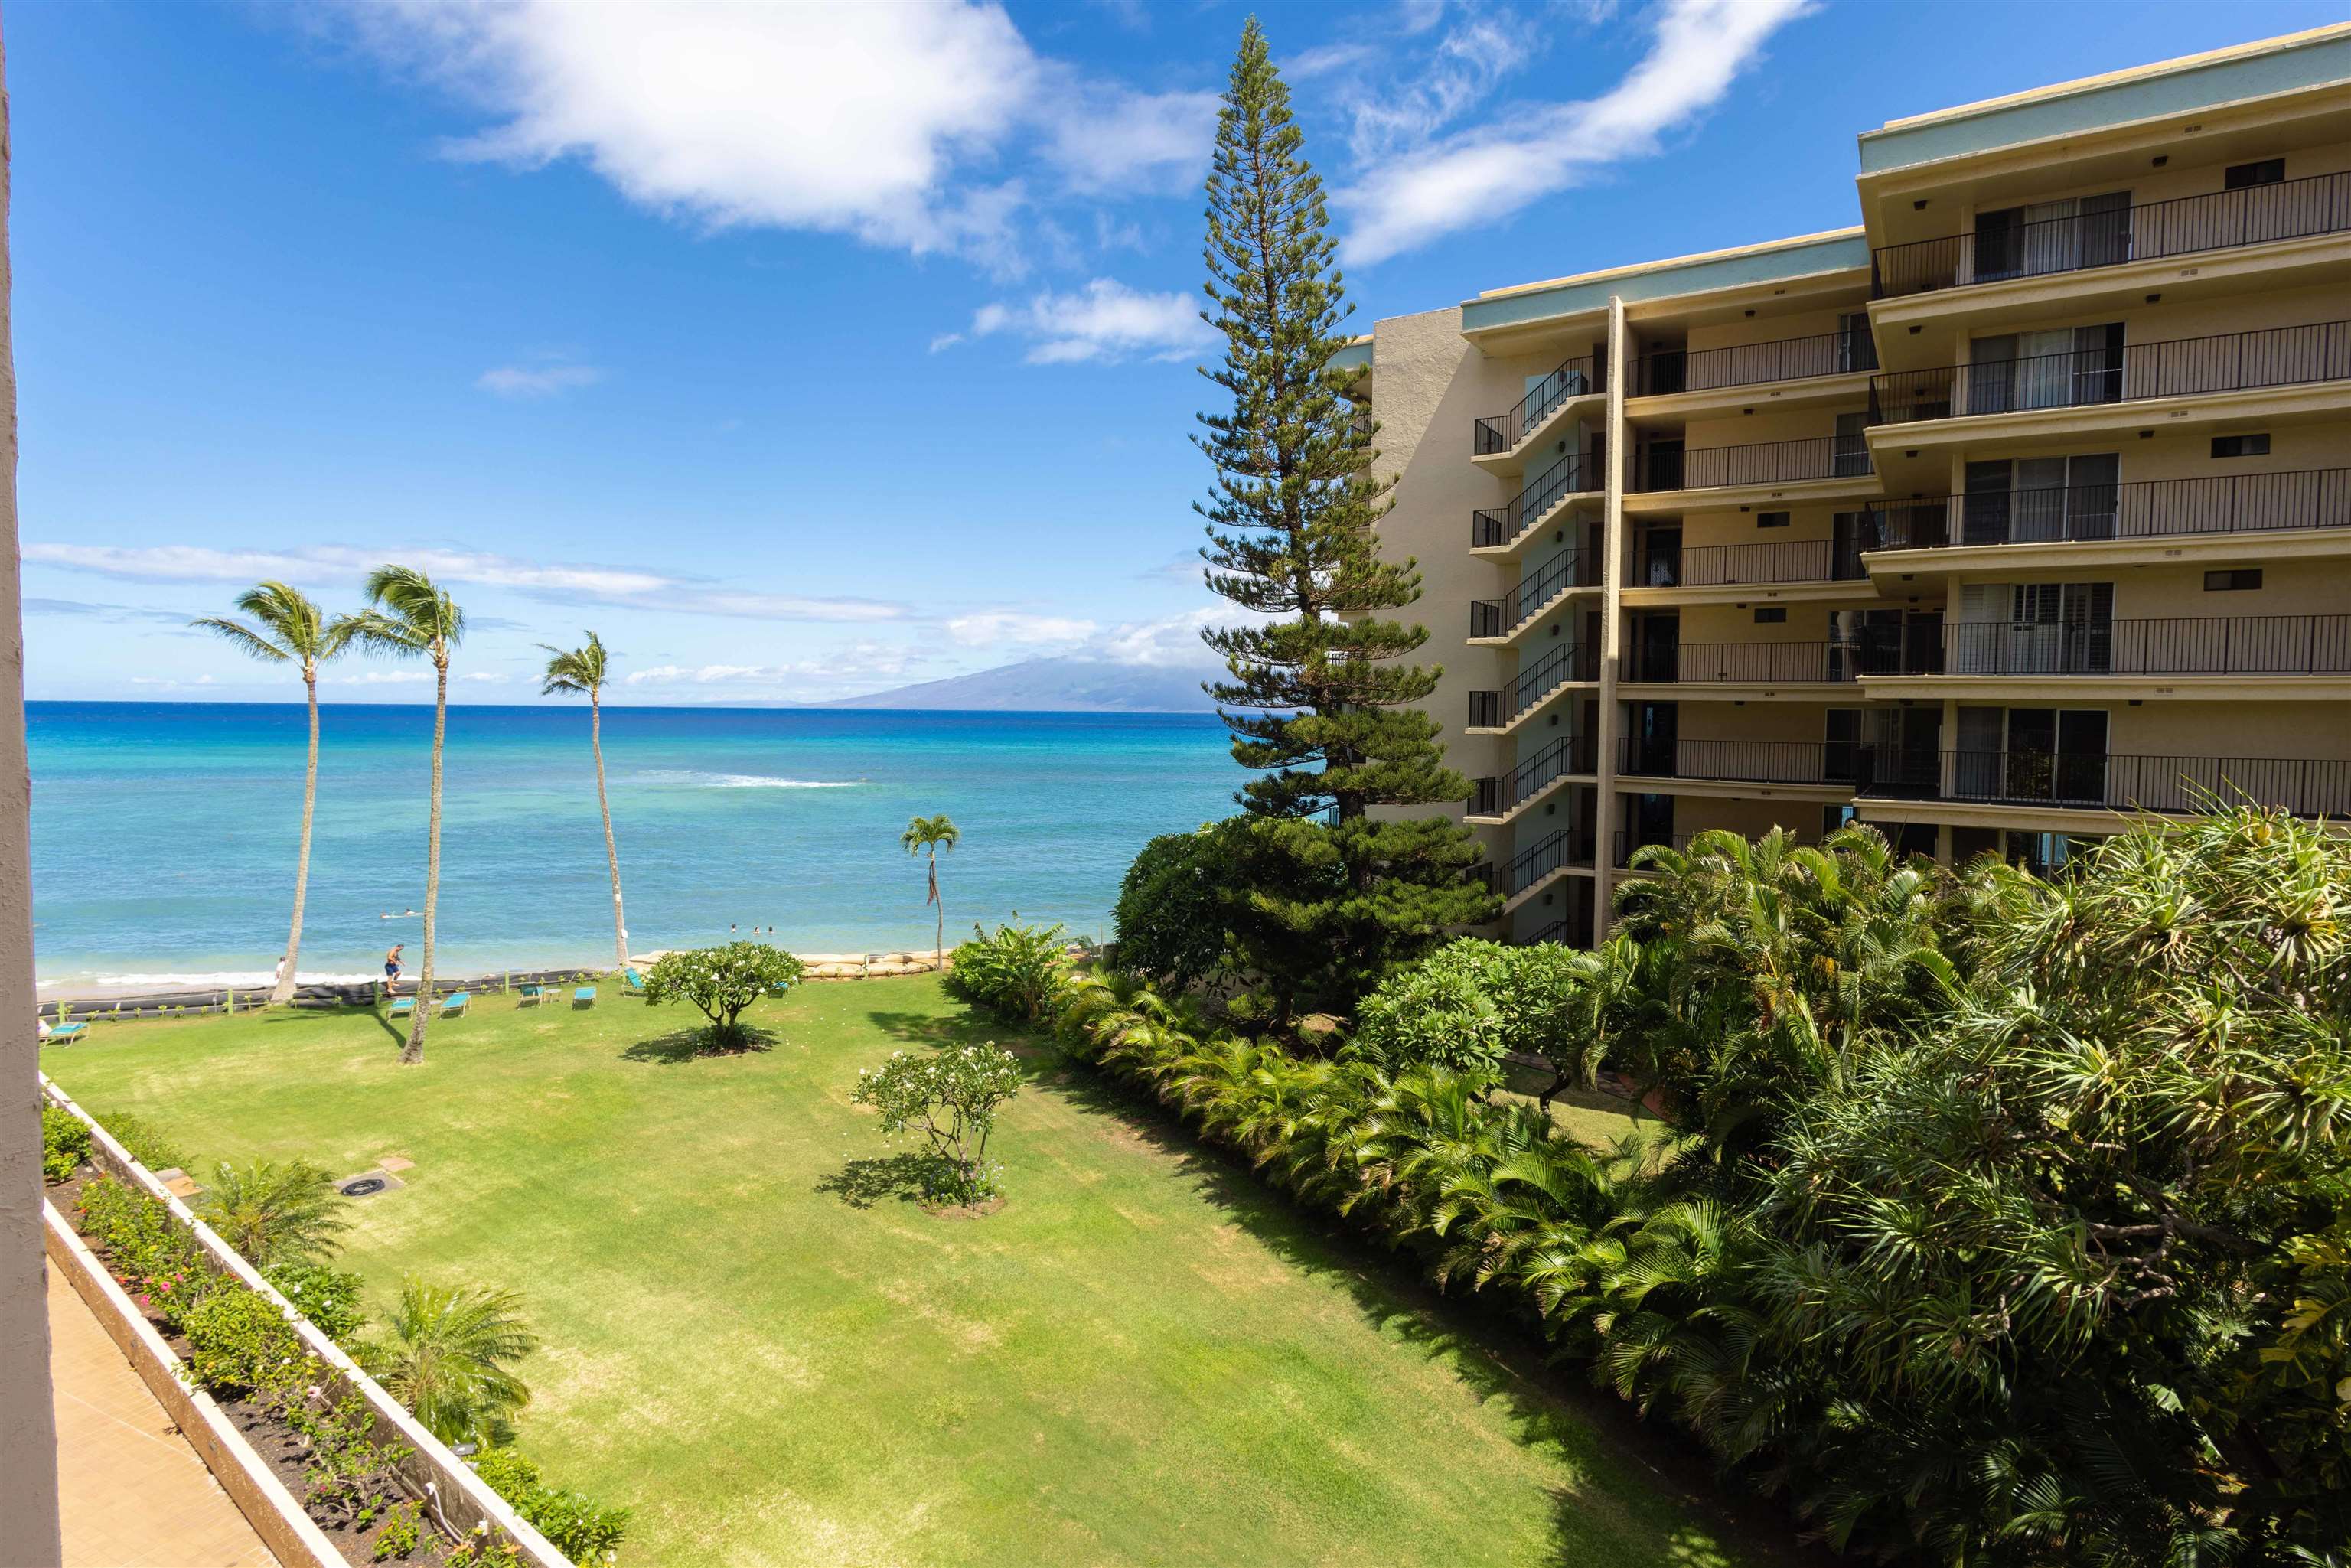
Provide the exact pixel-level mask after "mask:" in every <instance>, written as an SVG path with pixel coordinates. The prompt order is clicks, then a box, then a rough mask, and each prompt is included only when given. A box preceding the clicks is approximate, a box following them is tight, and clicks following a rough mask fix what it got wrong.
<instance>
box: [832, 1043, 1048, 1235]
mask: <svg viewBox="0 0 2351 1568" xmlns="http://www.w3.org/2000/svg"><path fill="white" fill-rule="evenodd" d="M1019 1092H1020V1063H1019V1061H1017V1060H1015V1058H1014V1057H1013V1055H1012V1053H1011V1052H1010V1051H1006V1050H1003V1049H1002V1048H1001V1047H999V1046H998V1045H997V1044H996V1043H995V1042H994V1041H993V1040H991V1041H989V1042H988V1043H987V1044H986V1045H966V1046H957V1047H954V1048H952V1049H949V1050H946V1051H937V1052H935V1053H933V1054H930V1055H926V1056H916V1055H909V1054H908V1053H907V1052H905V1051H899V1052H897V1053H896V1054H894V1055H893V1056H892V1057H891V1058H890V1060H889V1061H885V1062H883V1064H882V1066H881V1067H880V1068H878V1069H876V1068H871V1067H866V1068H860V1069H859V1070H858V1073H857V1087H856V1089H855V1090H853V1091H852V1092H851V1094H850V1098H851V1099H852V1100H853V1101H855V1102H856V1103H858V1104H860V1105H871V1106H872V1107H873V1108H874V1110H876V1111H877V1112H879V1113H881V1117H882V1130H883V1132H884V1133H887V1134H891V1135H892V1136H893V1137H894V1136H895V1135H897V1134H900V1133H903V1132H904V1131H905V1130H906V1129H908V1128H909V1127H912V1128H914V1129H915V1130H916V1131H918V1132H920V1133H921V1134H923V1136H924V1137H925V1139H926V1140H928V1142H929V1144H930V1146H931V1167H930V1169H929V1170H928V1171H927V1172H926V1173H925V1177H924V1185H923V1190H924V1195H925V1197H932V1198H935V1199H939V1200H941V1201H946V1202H953V1203H961V1204H975V1203H977V1202H979V1201H980V1200H981V1199H983V1198H986V1197H992V1196H994V1195H995V1193H996V1190H997V1175H998V1172H997V1168H996V1167H993V1166H989V1165H988V1164H987V1138H988V1134H990V1133H992V1132H994V1131H995V1130H996V1113H997V1112H998V1110H999V1109H1001V1108H1002V1107H1003V1105H1004V1103H1005V1102H1006V1101H1008V1100H1010V1099H1011V1098H1012V1097H1013V1096H1014V1095H1015V1094H1017V1093H1019Z"/></svg>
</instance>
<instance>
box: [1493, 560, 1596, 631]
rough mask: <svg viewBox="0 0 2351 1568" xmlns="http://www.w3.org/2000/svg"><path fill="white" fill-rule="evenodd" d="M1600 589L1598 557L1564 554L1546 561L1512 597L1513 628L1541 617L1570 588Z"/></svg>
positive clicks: (1522, 581) (1523, 580)
mask: <svg viewBox="0 0 2351 1568" xmlns="http://www.w3.org/2000/svg"><path fill="white" fill-rule="evenodd" d="M1599 585H1600V561H1599V559H1598V557H1597V556H1596V555H1585V554H1584V553H1583V551H1581V550H1562V551H1561V552H1560V553H1559V554H1558V555H1555V556H1553V557H1552V558H1551V559H1549V560H1547V561H1545V562H1544V563H1543V564H1542V565H1541V566H1540V567H1538V568H1536V569H1535V570H1534V571H1533V572H1532V573H1531V575H1529V576H1527V577H1525V578H1523V579H1521V580H1520V582H1519V586H1518V588H1517V590H1516V591H1514V592H1513V593H1512V594H1511V596H1510V604H1511V608H1512V609H1513V611H1514V612H1515V613H1516V619H1514V620H1513V621H1512V622H1510V625H1511V627H1512V628H1513V629H1515V628H1517V627H1520V626H1523V625H1525V624H1526V623H1527V622H1528V621H1529V620H1531V618H1533V617H1534V616H1536V615H1538V614H1540V613H1541V612H1542V609H1543V606H1545V605H1547V604H1549V603H1550V602H1551V601H1552V600H1554V599H1557V598H1558V597H1559V596H1560V595H1561V594H1562V593H1564V592H1566V591H1568V590H1569V589H1571V588H1597V587H1598V586H1599Z"/></svg>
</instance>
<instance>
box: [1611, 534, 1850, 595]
mask: <svg viewBox="0 0 2351 1568" xmlns="http://www.w3.org/2000/svg"><path fill="white" fill-rule="evenodd" d="M1868 576H1869V573H1868V572H1867V571H1866V570H1865V569H1864V568H1863V566H1862V564H1861V549H1860V546H1859V545H1858V544H1857V543H1844V544H1840V543H1839V542H1838V541H1836V540H1834V539H1787V540H1767V541H1764V542H1762V543H1759V544H1740V545H1698V546H1694V547H1691V548H1687V549H1685V548H1683V547H1682V546H1679V545H1667V546H1659V545H1657V544H1656V543H1655V542H1654V541H1646V540H1645V541H1644V542H1643V544H1642V547H1641V550H1640V555H1639V559H1637V560H1636V561H1635V568H1634V577H1633V580H1632V581H1631V582H1629V583H1627V584H1625V586H1626V587H1627V588H1743V587H1747V586H1749V585H1750V584H1769V583H1794V582H1854V581H1861V580H1865V579H1866V578H1867V577H1868Z"/></svg>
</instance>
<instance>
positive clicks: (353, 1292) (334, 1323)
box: [261, 1260, 367, 1345]
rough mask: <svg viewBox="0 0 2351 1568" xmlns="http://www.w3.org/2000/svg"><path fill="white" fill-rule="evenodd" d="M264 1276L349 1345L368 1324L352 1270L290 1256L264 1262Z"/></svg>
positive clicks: (322, 1327)
mask: <svg viewBox="0 0 2351 1568" xmlns="http://www.w3.org/2000/svg"><path fill="white" fill-rule="evenodd" d="M261 1277H262V1278H263V1279H265V1280H267V1281H269V1282H270V1284H272V1285H273V1286H275V1287H277V1293H278V1294H279V1295H281V1296H283V1297H285V1298H286V1299H287V1301H291V1302H293V1303H294V1310H295V1311H296V1312H300V1313H301V1314H302V1315H303V1316H304V1317H305V1318H308V1320H309V1321H310V1322H311V1324H312V1325H313V1326H314V1327H316V1328H317V1329H318V1331H319V1333H322V1334H325V1335H326V1336H327V1337H328V1338H329V1339H330V1340H333V1341H334V1342H335V1343H337V1344H340V1345H349V1344H350V1343H352V1342H354V1341H356V1340H357V1339H358V1338H359V1337H360V1331H361V1330H363V1329H364V1328H366V1327H367V1313H366V1312H364V1311H362V1310H361V1309H360V1277H359V1276H358V1275H357V1274H348V1273H345V1272H343V1271H342V1270H339V1269H331V1268H329V1267H328V1266H327V1265H326V1264H324V1263H314V1262H308V1261H298V1260H283V1261H279V1262H276V1263H271V1264H267V1265H266V1266H264V1267H263V1268H262V1270H261Z"/></svg>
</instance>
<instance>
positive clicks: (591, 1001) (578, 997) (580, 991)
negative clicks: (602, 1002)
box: [571, 986, 596, 1008]
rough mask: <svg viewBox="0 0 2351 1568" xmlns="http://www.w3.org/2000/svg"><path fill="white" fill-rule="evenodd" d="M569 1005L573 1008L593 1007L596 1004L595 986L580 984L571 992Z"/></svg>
mask: <svg viewBox="0 0 2351 1568" xmlns="http://www.w3.org/2000/svg"><path fill="white" fill-rule="evenodd" d="M571 1005H572V1006H573V1007H575V1008H592V1007H594V1006H595V1005H596V988H595V987H593V986H581V987H580V988H577V989H575V990H574V991H573V992H572V993H571Z"/></svg>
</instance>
